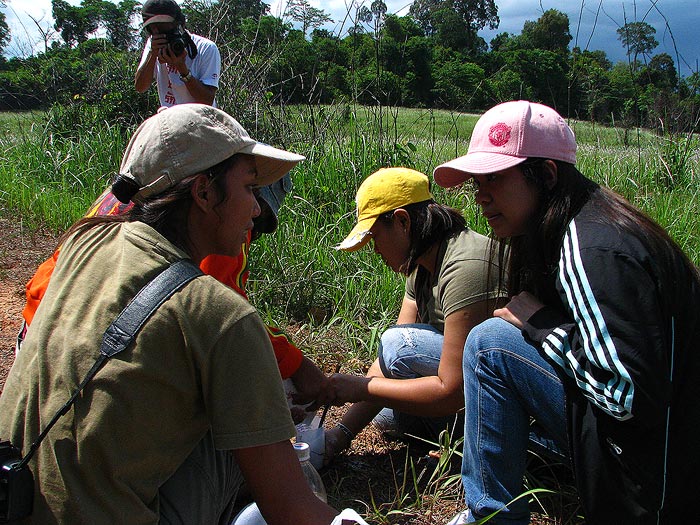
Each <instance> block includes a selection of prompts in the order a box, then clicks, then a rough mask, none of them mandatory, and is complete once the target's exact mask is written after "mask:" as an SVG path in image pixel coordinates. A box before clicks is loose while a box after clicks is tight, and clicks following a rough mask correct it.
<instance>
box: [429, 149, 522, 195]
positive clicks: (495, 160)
mask: <svg viewBox="0 0 700 525" xmlns="http://www.w3.org/2000/svg"><path fill="white" fill-rule="evenodd" d="M526 160H527V157H516V156H513V155H502V154H499V153H486V152H478V151H477V152H474V153H467V154H466V155H464V156H463V157H458V158H456V159H453V160H451V161H449V162H445V163H444V164H441V165H440V166H438V167H437V168H435V169H434V170H433V178H434V179H435V182H436V183H437V184H438V185H440V186H442V187H443V188H451V187H452V186H457V185H458V184H461V183H462V182H464V181H465V180H467V179H469V178H471V177H472V175H479V174H483V173H494V172H496V171H502V170H505V169H508V168H511V167H513V166H517V165H518V164H520V163H522V162H525V161H526Z"/></svg>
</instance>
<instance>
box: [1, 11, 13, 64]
mask: <svg viewBox="0 0 700 525" xmlns="http://www.w3.org/2000/svg"><path fill="white" fill-rule="evenodd" d="M10 38H11V35H10V26H8V25H7V20H6V17H5V13H3V12H2V11H0V55H2V51H3V49H5V47H6V46H7V44H9V43H10Z"/></svg>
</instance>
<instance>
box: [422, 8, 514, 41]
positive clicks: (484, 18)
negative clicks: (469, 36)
mask: <svg viewBox="0 0 700 525" xmlns="http://www.w3.org/2000/svg"><path fill="white" fill-rule="evenodd" d="M442 10H451V11H455V12H456V13H457V14H458V15H459V16H460V17H461V18H462V20H464V23H465V24H466V25H467V27H468V28H469V30H470V31H473V32H474V33H476V32H477V31H479V30H480V29H483V28H485V27H486V26H488V27H489V29H496V28H497V27H498V24H499V22H500V20H499V18H498V7H497V6H496V3H495V1H494V0H415V1H414V2H413V4H411V8H410V10H409V13H410V14H411V16H412V17H413V19H414V20H416V22H418V24H419V25H420V26H421V28H422V29H423V31H425V34H426V35H428V36H431V35H433V34H434V33H435V32H436V31H437V27H436V25H435V22H436V18H435V16H436V14H437V13H438V12H439V11H442Z"/></svg>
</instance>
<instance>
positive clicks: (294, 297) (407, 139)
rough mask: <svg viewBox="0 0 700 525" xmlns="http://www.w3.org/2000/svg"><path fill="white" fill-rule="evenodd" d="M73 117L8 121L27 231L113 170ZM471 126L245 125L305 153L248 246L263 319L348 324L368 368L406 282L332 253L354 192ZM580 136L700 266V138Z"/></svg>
mask: <svg viewBox="0 0 700 525" xmlns="http://www.w3.org/2000/svg"><path fill="white" fill-rule="evenodd" d="M66 118H68V117H66V115H65V114H58V115H56V114H50V115H48V116H47V115H45V114H0V205H2V207H3V208H4V209H5V210H6V211H7V212H10V213H20V214H21V215H22V217H23V220H24V221H25V223H26V224H29V225H30V226H31V224H32V223H34V224H37V223H39V222H43V223H44V224H48V225H49V226H50V227H52V228H54V229H57V230H63V229H65V228H66V227H68V226H69V225H70V224H71V223H72V222H73V221H75V220H76V219H77V218H79V217H80V216H81V215H82V214H83V213H84V212H85V210H86V209H87V207H88V206H89V204H90V203H91V202H92V201H93V199H94V198H95V197H96V196H97V195H99V194H100V193H101V191H102V190H103V188H104V187H105V186H106V185H107V184H108V183H109V181H110V179H111V177H112V175H113V174H114V173H116V171H117V170H118V167H119V162H120V159H121V154H122V151H123V149H124V147H125V145H126V141H127V137H128V133H125V132H124V130H121V129H119V128H118V127H117V126H114V125H110V124H109V123H108V122H101V123H99V119H95V115H94V112H91V113H89V114H87V116H86V119H87V122H86V121H80V120H78V121H76V122H66V121H65V119H66ZM476 120H477V116H476V115H469V114H459V113H451V112H445V111H432V110H420V109H405V108H400V109H397V108H368V107H362V106H352V105H336V106H320V107H315V106H314V107H291V108H290V107H284V108H278V109H276V110H275V109H273V110H272V111H270V112H269V113H268V114H267V115H266V117H265V119H261V122H262V124H260V127H258V128H257V129H256V126H257V125H258V123H257V122H256V123H255V124H253V125H248V129H249V130H250V132H251V135H252V136H254V137H255V138H258V139H261V140H266V141H269V142H271V143H274V144H275V145H280V146H283V147H286V148H289V149H292V150H294V151H297V152H299V153H302V154H304V155H306V157H307V160H306V161H305V162H303V163H301V164H300V165H299V166H298V167H297V168H296V169H295V170H294V172H293V180H294V190H293V192H292V194H291V195H290V196H289V197H288V198H287V200H286V201H285V203H284V205H283V207H282V209H281V210H280V228H279V229H278V231H277V232H276V233H275V234H274V235H272V236H264V237H263V238H262V239H260V240H259V241H257V242H256V243H255V244H254V245H253V257H252V258H251V259H252V276H253V277H252V279H251V281H250V290H251V298H252V299H253V301H254V302H255V303H256V304H258V305H264V306H263V313H264V314H268V315H270V316H272V317H275V318H278V319H279V318H282V319H294V320H296V321H301V322H314V321H315V320H316V321H317V320H322V321H323V322H324V323H326V324H328V323H331V324H335V323H340V324H342V325H344V326H345V327H346V329H344V330H343V332H345V333H347V334H348V340H349V341H350V342H351V343H352V345H353V347H355V348H356V350H357V352H358V356H357V357H358V358H369V356H370V355H372V353H373V351H374V350H373V348H371V347H369V346H368V344H367V340H368V337H367V334H368V333H370V332H371V331H372V330H378V329H381V328H382V327H383V326H385V325H386V324H388V323H390V322H391V321H392V320H393V318H394V316H395V314H396V312H397V308H398V304H399V302H400V297H401V289H402V280H401V279H400V278H399V277H398V276H396V275H395V274H393V273H392V272H391V271H390V270H388V269H387V268H385V267H384V265H383V264H381V261H380V260H379V258H378V257H377V256H375V255H374V254H372V253H370V250H363V251H361V252H359V253H353V254H347V253H343V252H336V251H335V250H333V249H332V247H333V246H334V245H335V244H337V243H338V242H339V241H340V240H341V239H342V238H343V236H344V234H345V233H346V232H347V231H349V229H350V228H351V226H352V224H353V219H354V202H353V198H354V194H355V190H356V189H357V187H358V185H359V184H360V182H361V181H362V179H363V178H364V177H366V176H367V175H369V174H370V173H372V172H373V171H375V170H376V169H378V168H380V167H383V166H389V165H404V166H409V167H412V168H415V169H417V170H419V171H422V172H424V173H428V174H430V173H432V169H433V168H434V167H435V166H436V165H438V164H439V163H441V162H444V161H446V160H449V159H451V158H453V157H455V156H457V155H462V154H464V153H466V150H467V145H468V139H469V136H470V134H471V130H472V129H473V126H474V124H475V122H476ZM91 122H98V124H91ZM571 126H572V128H573V129H574V131H575V133H576V135H577V140H578V142H579V152H578V166H579V168H580V169H581V171H582V172H583V173H585V174H587V175H588V176H590V177H591V178H593V179H594V180H596V181H598V182H600V183H601V184H605V185H607V186H609V187H611V188H613V189H615V190H616V191H618V192H620V193H621V194H623V195H624V196H625V197H627V198H628V199H629V200H631V201H632V202H633V203H635V204H636V205H638V206H639V207H640V208H642V209H643V210H644V211H646V212H647V213H648V214H649V215H651V216H652V217H654V218H655V219H656V220H657V221H659V222H660V223H661V224H662V225H663V226H664V227H665V228H667V229H668V231H669V232H670V234H671V235H672V236H673V237H674V238H675V239H676V240H677V241H678V243H679V244H680V245H681V246H682V247H683V248H684V249H685V250H686V252H687V253H688V254H689V256H690V257H691V259H692V260H693V261H695V262H696V263H697V262H698V261H700V199H699V198H698V192H700V189H699V186H700V185H699V184H698V166H699V163H700V160H699V159H698V153H697V152H698V140H697V138H692V137H687V136H675V137H669V136H665V137H664V136H659V135H656V134H652V133H649V132H645V131H640V130H623V129H619V128H607V127H603V126H600V125H594V124H591V123H587V122H578V121H573V122H571ZM57 130H58V131H57ZM66 130H68V131H66ZM72 130H75V132H71V131H72ZM275 137H276V139H275ZM433 191H434V194H435V196H436V198H437V199H438V200H439V201H442V202H444V203H447V204H449V205H451V206H454V207H456V208H459V209H462V210H464V213H465V216H466V217H467V220H468V222H469V224H470V225H471V226H472V228H474V229H475V230H477V231H479V232H482V233H487V230H488V227H487V225H486V224H485V222H484V220H483V218H482V217H481V216H480V214H479V212H478V210H477V208H476V206H475V205H474V203H473V200H472V198H471V196H470V195H468V193H467V190H466V189H464V188H456V189H452V190H444V189H442V188H439V187H437V186H436V185H435V186H434V187H433ZM360 298H361V300H360ZM310 312H311V313H313V315H311V316H310V315H309V313H310Z"/></svg>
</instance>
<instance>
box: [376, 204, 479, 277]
mask: <svg viewBox="0 0 700 525" xmlns="http://www.w3.org/2000/svg"><path fill="white" fill-rule="evenodd" d="M397 209H398V208H397ZM401 209H403V210H406V213H408V216H409V217H410V219H411V230H410V234H409V235H410V247H409V253H408V258H407V259H406V261H405V262H404V263H403V264H402V265H401V268H400V270H399V271H400V272H401V273H403V274H405V275H410V274H411V273H412V272H413V270H415V269H416V266H417V265H418V259H419V258H420V256H421V255H423V254H424V253H425V252H426V251H428V249H430V247H431V246H432V245H433V244H435V243H436V242H440V241H442V240H443V239H446V238H448V237H451V236H452V235H454V234H455V233H458V232H460V231H462V230H464V229H465V228H466V224H467V223H466V220H465V219H464V216H463V215H462V214H461V213H460V212H459V211H457V210H455V209H454V208H450V207H449V206H445V205H444V204H439V203H437V202H435V201H434V200H432V199H430V200H427V201H423V202H417V203H414V204H408V205H406V206H401ZM395 211H396V210H391V211H388V212H386V213H383V214H381V215H380V216H379V217H377V220H378V221H381V222H383V223H390V222H391V221H392V220H394V212H395Z"/></svg>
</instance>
